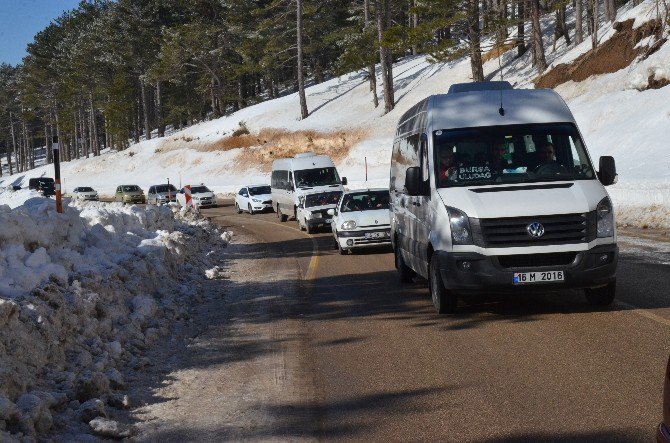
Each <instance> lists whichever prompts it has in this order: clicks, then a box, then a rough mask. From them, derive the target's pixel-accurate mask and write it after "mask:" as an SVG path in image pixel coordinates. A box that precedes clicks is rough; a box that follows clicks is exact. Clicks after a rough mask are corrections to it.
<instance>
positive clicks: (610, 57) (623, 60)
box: [535, 19, 667, 88]
mask: <svg viewBox="0 0 670 443" xmlns="http://www.w3.org/2000/svg"><path fill="white" fill-rule="evenodd" d="M614 29H615V30H616V33H615V34H614V35H613V36H612V37H611V38H610V39H609V40H607V41H605V42H603V43H601V44H600V45H598V46H597V47H596V49H595V50H591V51H589V52H586V53H585V54H582V55H581V56H579V57H578V58H577V59H575V60H574V61H573V62H572V63H570V64H560V65H558V66H556V67H554V68H553V69H551V70H550V71H548V72H546V73H545V74H544V75H541V76H539V77H538V78H537V80H536V81H535V87H536V88H555V87H556V86H558V85H560V84H562V83H565V82H567V81H570V80H572V81H575V82H579V81H583V80H586V79H587V78H589V77H590V76H592V75H599V74H608V73H611V72H616V71H618V70H619V69H623V68H625V67H627V66H629V65H630V64H631V63H632V62H633V61H634V60H635V59H636V58H637V57H638V56H648V55H650V54H651V53H652V52H653V51H654V50H656V49H658V48H660V46H661V44H662V42H660V44H659V42H657V43H656V44H654V45H653V46H652V47H647V46H640V47H636V46H637V44H638V43H639V42H640V41H642V39H644V38H646V37H649V36H651V35H654V34H657V33H658V31H659V30H660V29H661V27H660V23H659V22H658V21H657V20H651V21H649V22H647V23H646V24H644V25H643V26H641V27H639V28H637V29H633V20H632V19H631V20H627V21H625V22H620V23H615V24H614ZM651 80H652V79H650V82H649V84H650V87H662V86H665V85H661V86H657V85H656V83H658V82H652V81H651ZM652 84H653V85H654V86H652ZM666 84H667V83H666Z"/></svg>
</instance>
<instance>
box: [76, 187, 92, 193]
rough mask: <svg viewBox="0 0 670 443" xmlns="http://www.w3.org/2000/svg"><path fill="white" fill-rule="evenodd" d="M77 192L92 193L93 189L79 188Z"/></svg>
mask: <svg viewBox="0 0 670 443" xmlns="http://www.w3.org/2000/svg"><path fill="white" fill-rule="evenodd" d="M79 192H93V188H87V187H83V188H79Z"/></svg>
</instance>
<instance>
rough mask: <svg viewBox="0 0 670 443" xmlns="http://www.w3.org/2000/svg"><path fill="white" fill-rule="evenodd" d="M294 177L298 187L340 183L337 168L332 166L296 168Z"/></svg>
mask: <svg viewBox="0 0 670 443" xmlns="http://www.w3.org/2000/svg"><path fill="white" fill-rule="evenodd" d="M294 178H295V184H296V186H297V187H299V188H306V187H312V186H328V185H339V184H340V183H341V181H340V176H339V175H338V174H337V169H335V168H333V167H329V168H316V169H302V170H298V171H295V172H294Z"/></svg>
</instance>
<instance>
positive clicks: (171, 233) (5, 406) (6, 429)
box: [0, 191, 230, 441]
mask: <svg viewBox="0 0 670 443" xmlns="http://www.w3.org/2000/svg"><path fill="white" fill-rule="evenodd" d="M21 195H23V197H24V199H25V202H24V203H23V204H22V205H20V206H17V207H16V208H15V209H11V208H10V207H9V206H7V205H2V203H0V226H2V227H3V228H2V230H0V440H1V441H7V440H10V441H11V440H12V439H15V438H20V437H21V436H22V435H23V436H26V435H28V436H35V435H44V434H46V433H48V432H49V431H50V430H51V429H52V428H54V427H55V428H58V430H59V432H61V433H62V432H66V433H68V431H67V430H68V429H70V430H71V431H69V432H70V433H74V434H76V435H79V434H81V433H87V432H93V433H98V435H104V434H105V433H108V432H109V429H116V431H117V434H118V435H117V436H122V434H124V433H126V432H127V430H126V429H123V427H122V426H121V425H120V424H118V423H115V422H113V421H112V422H110V421H109V420H107V421H104V420H101V419H100V418H101V417H102V418H107V419H109V418H113V417H114V410H115V408H117V409H119V408H120V409H122V408H127V407H128V406H129V399H128V397H127V396H126V395H125V393H124V389H125V388H126V383H125V382H124V379H123V376H122V375H121V373H122V372H124V371H133V370H139V369H141V368H142V367H145V366H147V365H149V364H151V362H150V361H148V360H147V359H146V358H143V357H142V354H143V351H144V350H146V349H147V348H148V347H150V346H151V345H152V343H153V342H155V341H156V340H158V339H159V338H160V337H161V336H164V335H167V334H168V332H169V328H170V325H171V324H173V323H174V322H175V321H178V320H180V319H183V318H185V317H187V314H186V308H187V306H188V304H189V303H192V301H193V299H195V300H196V301H198V300H199V298H200V296H201V294H200V292H201V291H202V289H201V288H202V282H204V281H205V280H206V276H205V271H206V270H207V269H211V268H213V267H215V266H216V265H217V263H220V260H221V248H223V247H224V246H226V244H227V241H228V239H229V238H230V236H229V233H221V232H219V231H218V230H217V229H216V228H215V227H214V226H213V225H212V224H211V223H210V222H209V221H207V220H205V219H202V218H201V217H199V216H197V215H193V214H185V213H180V212H177V211H176V210H174V211H173V209H172V208H170V207H155V206H153V207H151V206H150V207H147V208H146V209H144V208H139V207H136V206H130V207H124V206H122V205H120V204H105V203H93V202H89V203H71V204H68V205H66V207H65V210H64V213H63V214H58V213H57V212H56V210H55V202H54V201H53V200H50V199H45V198H34V197H33V195H32V194H31V193H30V192H27V191H19V192H18V193H12V195H11V196H7V195H1V194H0V202H2V201H3V200H6V199H7V198H10V197H11V199H12V201H14V202H16V201H17V200H18V199H20V197H21ZM94 419H97V420H94Z"/></svg>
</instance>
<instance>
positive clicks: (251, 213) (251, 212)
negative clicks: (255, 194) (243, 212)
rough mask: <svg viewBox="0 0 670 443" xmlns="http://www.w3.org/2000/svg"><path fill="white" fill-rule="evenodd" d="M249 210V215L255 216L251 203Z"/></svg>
mask: <svg viewBox="0 0 670 443" xmlns="http://www.w3.org/2000/svg"><path fill="white" fill-rule="evenodd" d="M247 208H248V209H249V215H254V210H253V208H252V207H251V203H249V206H248V207H247Z"/></svg>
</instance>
